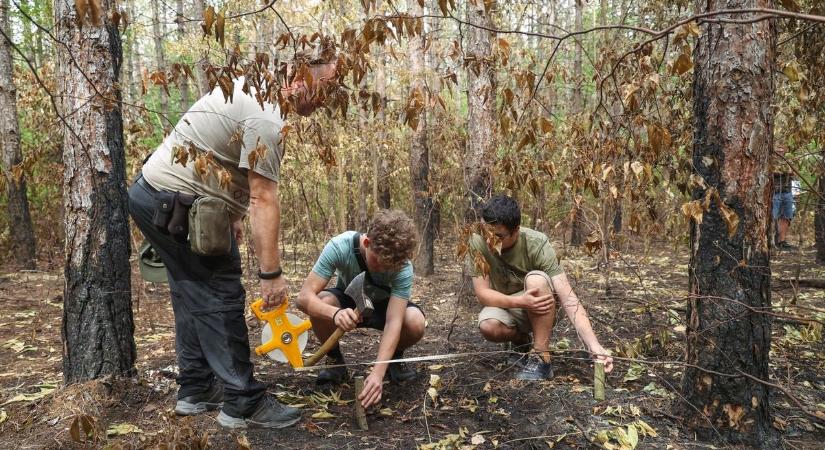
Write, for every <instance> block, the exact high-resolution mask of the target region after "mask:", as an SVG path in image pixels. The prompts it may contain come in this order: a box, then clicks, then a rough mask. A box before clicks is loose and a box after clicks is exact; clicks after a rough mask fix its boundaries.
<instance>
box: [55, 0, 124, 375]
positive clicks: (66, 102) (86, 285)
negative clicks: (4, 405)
mask: <svg viewBox="0 0 825 450" xmlns="http://www.w3.org/2000/svg"><path fill="white" fill-rule="evenodd" d="M112 1H113V0H103V1H102V2H101V8H102V10H103V11H110V10H111V8H113V7H114V5H113V3H112ZM100 20H101V22H102V25H101V26H97V25H95V24H93V23H91V21H90V20H89V19H88V17H87V18H86V20H82V28H80V27H78V18H77V17H76V12H75V7H74V2H73V1H71V0H58V1H57V2H56V3H55V26H56V29H57V38H58V40H59V41H60V43H59V45H57V46H56V48H57V57H58V68H57V80H58V92H60V93H61V95H60V97H59V98H58V100H59V102H60V109H61V111H62V112H63V114H64V116H65V117H66V123H65V124H64V129H63V164H64V166H65V168H64V175H63V192H64V200H63V205H64V209H65V218H64V220H65V225H66V240H65V254H66V260H65V269H64V277H65V285H64V290H63V325H62V337H63V378H64V380H65V381H66V382H67V383H73V382H79V381H84V380H89V379H93V378H99V377H101V376H104V375H109V374H114V375H133V374H134V371H135V369H134V362H135V341H134V337H133V333H134V323H133V321H132V296H131V289H130V286H131V281H130V276H131V268H130V265H129V255H130V253H131V249H130V248H129V241H130V239H129V222H128V212H127V201H126V181H125V176H126V158H125V153H124V149H123V120H122V115H121V92H120V87H119V82H118V74H119V73H120V66H121V63H122V49H121V41H120V33H119V31H118V28H117V27H116V26H115V25H114V24H113V23H112V22H111V19H110V17H109V15H107V14H103V15H101V17H100ZM70 54H71V55H73V58H74V60H75V61H77V65H75V64H74V63H72V62H71V59H70V57H69V55H70ZM81 70H82V71H83V73H81ZM84 73H85V75H84ZM87 78H88V80H89V81H87ZM90 82H91V83H93V84H90ZM68 112H70V113H71V114H68Z"/></svg>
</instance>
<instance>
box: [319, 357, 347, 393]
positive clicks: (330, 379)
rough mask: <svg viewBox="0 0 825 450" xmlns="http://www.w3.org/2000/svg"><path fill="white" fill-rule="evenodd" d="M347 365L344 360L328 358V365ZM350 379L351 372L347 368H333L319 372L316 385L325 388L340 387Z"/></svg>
mask: <svg viewBox="0 0 825 450" xmlns="http://www.w3.org/2000/svg"><path fill="white" fill-rule="evenodd" d="M336 364H345V362H344V360H343V359H332V358H327V365H330V366H332V365H336ZM348 379H349V371H348V370H347V368H346V367H343V366H342V367H331V368H329V369H323V370H321V371H320V372H318V378H316V379H315V384H316V385H318V386H323V387H333V386H338V385H340V384H341V383H343V382H345V381H347V380H348Z"/></svg>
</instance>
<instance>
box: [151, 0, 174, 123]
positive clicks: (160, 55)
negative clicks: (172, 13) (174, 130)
mask: <svg viewBox="0 0 825 450" xmlns="http://www.w3.org/2000/svg"><path fill="white" fill-rule="evenodd" d="M158 1H159V0H152V1H151V3H152V34H153V36H152V39H153V40H154V42H155V62H156V63H157V65H158V67H157V69H156V70H159V71H166V56H165V55H164V52H163V34H162V33H161V24H160V8H159V7H158ZM167 89H168V87H167V86H161V87H160V88H159V91H160V92H159V93H158V94H159V95H160V111H161V113H162V114H163V118H164V120H163V123H161V126H165V125H166V124H167V123H168V122H169V120H171V119H170V118H169V95H168V94H167V93H166V92H167V91H166V90H167Z"/></svg>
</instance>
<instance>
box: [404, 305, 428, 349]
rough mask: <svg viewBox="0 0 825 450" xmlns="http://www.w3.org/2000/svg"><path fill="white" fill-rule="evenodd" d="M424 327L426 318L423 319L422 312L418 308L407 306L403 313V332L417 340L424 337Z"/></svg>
mask: <svg viewBox="0 0 825 450" xmlns="http://www.w3.org/2000/svg"><path fill="white" fill-rule="evenodd" d="M425 328H426V320H424V313H422V312H421V310H419V309H418V308H407V312H406V314H405V315H404V331H405V334H407V335H408V336H410V337H411V338H415V340H416V341H418V340H421V338H422V337H424V329H425Z"/></svg>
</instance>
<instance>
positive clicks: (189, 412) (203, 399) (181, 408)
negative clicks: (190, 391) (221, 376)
mask: <svg viewBox="0 0 825 450" xmlns="http://www.w3.org/2000/svg"><path fill="white" fill-rule="evenodd" d="M221 403H223V384H221V383H220V382H219V381H217V380H215V381H213V382H212V386H210V387H209V390H207V391H206V392H201V393H200V394H195V395H190V396H187V397H183V398H179V399H178V402H177V403H176V404H175V414H177V415H179V416H194V415H197V414H203V413H205V412H206V411H211V410H213V409H217V407H218V406H220V405H221Z"/></svg>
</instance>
